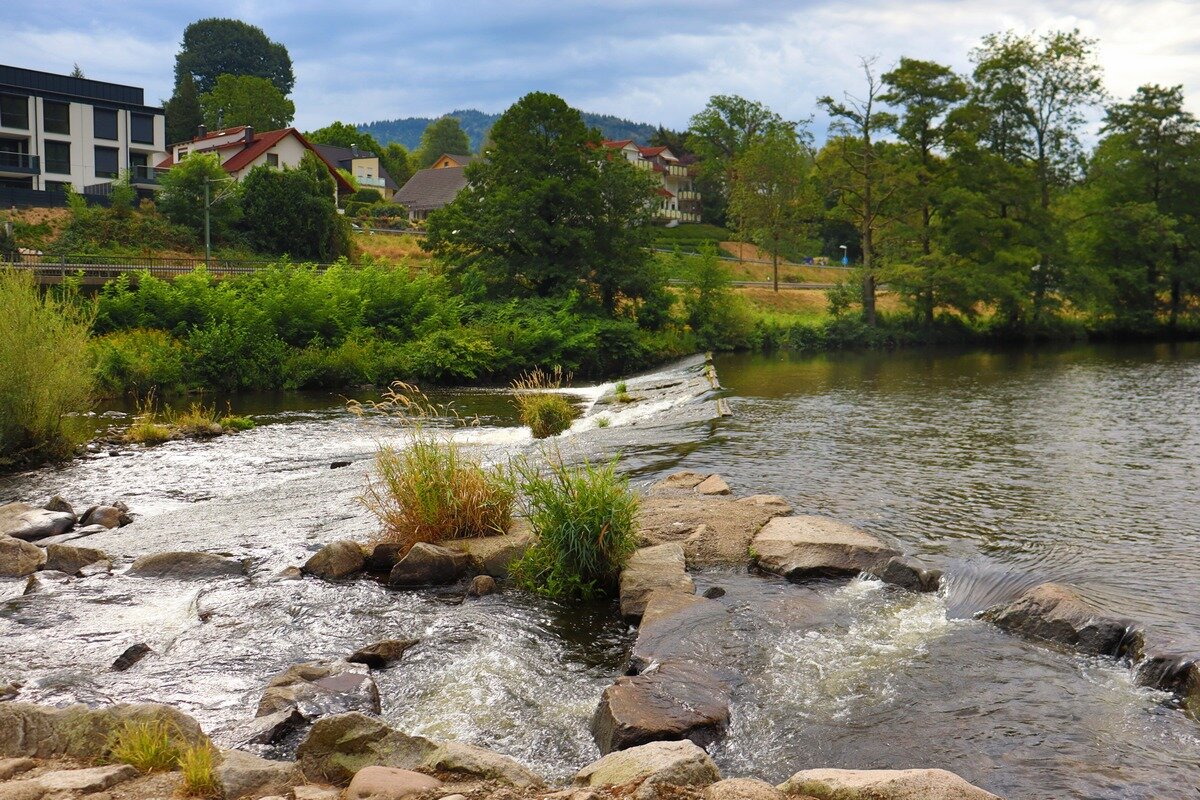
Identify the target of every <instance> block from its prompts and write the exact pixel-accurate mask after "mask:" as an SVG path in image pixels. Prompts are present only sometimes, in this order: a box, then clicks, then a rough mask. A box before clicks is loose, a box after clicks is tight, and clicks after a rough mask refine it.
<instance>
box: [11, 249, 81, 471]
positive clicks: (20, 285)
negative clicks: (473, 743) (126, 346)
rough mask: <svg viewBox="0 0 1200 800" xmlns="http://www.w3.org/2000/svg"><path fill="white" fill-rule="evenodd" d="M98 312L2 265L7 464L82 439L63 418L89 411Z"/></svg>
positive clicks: (62, 449)
mask: <svg viewBox="0 0 1200 800" xmlns="http://www.w3.org/2000/svg"><path fill="white" fill-rule="evenodd" d="M91 322H92V313H91V309H90V307H87V306H83V305H80V304H78V303H76V302H75V301H74V299H73V298H71V297H68V298H66V299H58V298H55V297H53V296H51V295H49V294H45V295H44V294H42V293H40V292H39V291H38V288H37V285H36V284H35V283H34V281H33V277H32V276H31V275H27V274H22V273H18V272H17V271H15V270H12V269H6V268H0V465H2V464H4V463H10V464H11V463H17V462H30V461H36V460H40V459H44V458H61V457H64V456H66V455H68V454H70V452H71V450H72V448H73V447H74V446H75V445H76V444H78V443H79V442H80V441H82V437H81V436H80V432H81V431H80V430H77V429H76V428H75V427H74V426H71V425H69V424H67V421H65V420H64V417H65V416H66V415H68V414H70V413H72V412H79V411H85V410H87V407H88V405H89V403H90V402H91V396H92V377H91V375H92V371H91V365H90V363H89V356H88V339H89V336H90V333H89V331H90V329H91Z"/></svg>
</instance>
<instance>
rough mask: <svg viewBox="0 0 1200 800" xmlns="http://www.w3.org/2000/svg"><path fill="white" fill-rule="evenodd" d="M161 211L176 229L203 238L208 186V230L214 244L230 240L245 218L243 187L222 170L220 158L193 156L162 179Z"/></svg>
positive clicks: (160, 182) (202, 155) (159, 203)
mask: <svg viewBox="0 0 1200 800" xmlns="http://www.w3.org/2000/svg"><path fill="white" fill-rule="evenodd" d="M159 184H160V186H161V187H162V188H161V190H160V191H159V193H158V208H159V210H160V211H162V213H163V214H164V215H165V216H166V217H167V219H169V220H170V221H171V222H173V223H174V224H176V225H180V226H182V227H184V228H187V229H188V230H190V231H193V232H194V233H195V235H196V237H197V240H203V237H204V206H205V199H204V198H205V185H206V184H207V186H208V203H209V210H208V213H209V228H210V231H211V235H212V238H213V240H214V241H223V240H228V239H230V238H231V237H232V235H233V227H234V225H235V223H237V221H238V220H239V219H240V218H241V216H242V208H241V186H240V185H239V184H238V183H236V182H234V181H231V180H230V178H229V176H228V175H226V174H225V170H224V169H222V168H221V157H220V156H218V155H216V154H213V153H192V154H191V155H189V156H188V157H187V158H185V159H184V160H183V161H182V162H180V163H179V164H176V165H175V166H173V167H172V168H171V169H169V170H167V172H166V173H165V174H164V175H163V176H162V177H161V178H159Z"/></svg>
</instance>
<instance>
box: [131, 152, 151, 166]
mask: <svg viewBox="0 0 1200 800" xmlns="http://www.w3.org/2000/svg"><path fill="white" fill-rule="evenodd" d="M149 159H150V157H149V156H148V155H146V154H145V153H130V154H129V166H131V167H146V166H149V163H150V162H149Z"/></svg>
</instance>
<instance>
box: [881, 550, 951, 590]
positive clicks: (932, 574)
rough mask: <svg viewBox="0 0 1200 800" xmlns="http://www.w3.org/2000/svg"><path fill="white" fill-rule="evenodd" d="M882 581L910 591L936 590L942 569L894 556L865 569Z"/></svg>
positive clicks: (939, 583)
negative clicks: (929, 567) (927, 566)
mask: <svg viewBox="0 0 1200 800" xmlns="http://www.w3.org/2000/svg"><path fill="white" fill-rule="evenodd" d="M867 573H868V574H870V575H871V576H873V577H875V578H878V579H879V580H881V581H883V582H884V583H890V584H892V585H893V586H899V587H900V588H902V589H908V590H909V591H910V592H936V591H937V590H938V589H940V588H941V586H942V571H941V570H940V569H928V568H925V567H923V566H921V565H920V564H918V563H917V562H916V561H914V560H912V559H911V558H904V557H903V556H894V557H892V558H889V559H888V560H887V561H885V562H883V563H882V564H878V565H876V566H874V567H871V568H870V569H869V570H867Z"/></svg>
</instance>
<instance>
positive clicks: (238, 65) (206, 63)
mask: <svg viewBox="0 0 1200 800" xmlns="http://www.w3.org/2000/svg"><path fill="white" fill-rule="evenodd" d="M188 75H190V76H191V77H192V78H193V79H194V81H195V84H196V90H197V91H198V92H200V93H201V94H203V93H205V92H211V91H212V90H213V88H214V87H215V86H216V85H217V82H218V81H219V80H220V78H221V76H222V75H251V76H254V77H258V78H265V79H267V80H268V81H270V82H271V84H272V85H274V87H275V88H276V89H277V90H278V91H279V93H280V94H284V95H287V94H290V93H291V91H292V87H293V86H294V85H295V83H296V76H295V75H294V74H293V73H292V59H291V57H290V56H289V55H288V51H287V48H286V47H284V46H283V45H282V44H279V43H278V42H272V41H271V40H270V39H268V38H267V35H266V34H265V33H263V30H262V28H259V27H256V26H254V25H250V24H248V23H245V22H242V21H241V20H237V19H220V18H216V17H210V18H207V19H201V20H197V21H195V22H193V23H192V24H190V25H188V26H187V28H185V29H184V31H183V43H182V45H181V47H180V50H179V53H178V54H177V55H176V56H175V85H176V87H178V86H179V83H180V81H181V80H182V79H183V78H184V76H188Z"/></svg>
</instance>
